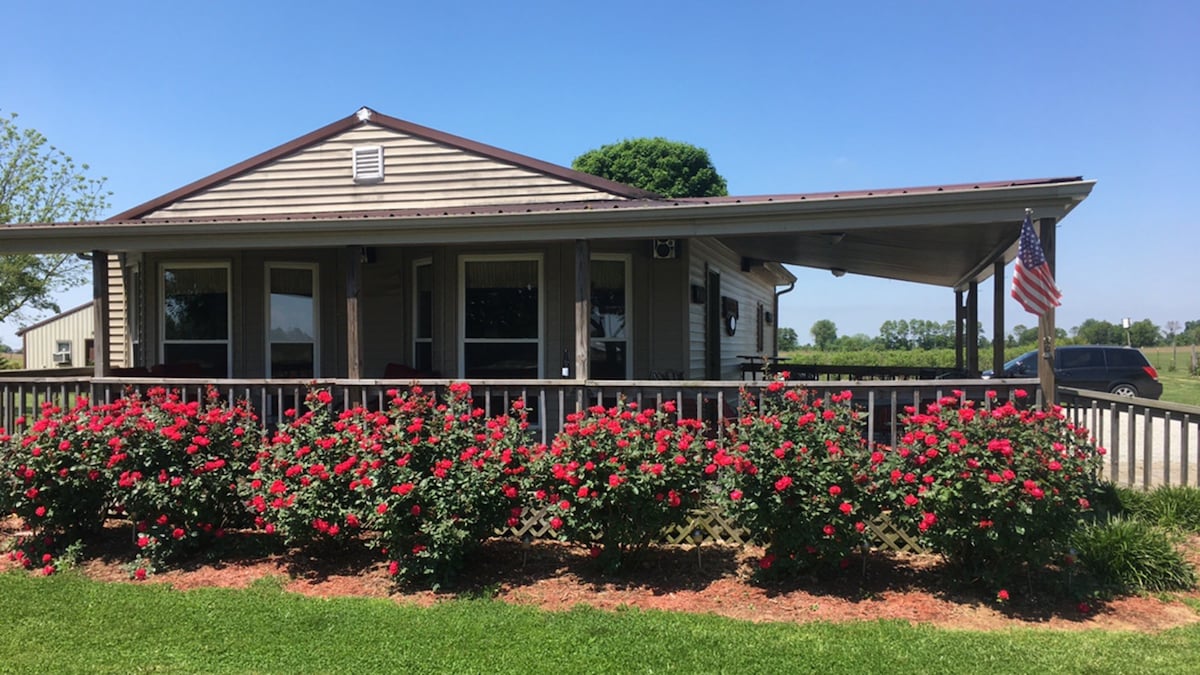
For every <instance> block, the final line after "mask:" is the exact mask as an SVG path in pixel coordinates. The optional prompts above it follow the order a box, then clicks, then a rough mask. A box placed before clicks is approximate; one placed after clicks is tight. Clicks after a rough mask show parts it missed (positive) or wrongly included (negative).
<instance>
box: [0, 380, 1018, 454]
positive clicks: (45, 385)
mask: <svg viewBox="0 0 1200 675" xmlns="http://www.w3.org/2000/svg"><path fill="white" fill-rule="evenodd" d="M458 381H459V380H448V379H428V380H420V381H419V382H413V381H407V380H344V379H330V380H317V381H315V382H314V381H310V380H268V379H218V380H195V379H171V378H146V377H137V378H131V377H109V378H94V377H90V376H88V375H86V374H83V373H74V372H70V373H62V372H60V371H48V372H46V371H10V372H3V371H0V428H7V429H11V428H12V426H13V421H14V419H15V418H17V417H20V416H29V415H33V414H36V413H37V411H38V410H39V409H40V407H41V405H42V403H43V402H45V401H53V402H54V403H56V404H58V405H66V406H69V405H73V404H74V402H75V400H76V399H77V398H78V397H80V396H87V397H88V398H89V400H91V401H94V402H109V401H112V400H114V399H116V398H119V397H121V396H123V395H125V393H126V392H128V391H141V392H144V391H146V390H148V389H150V388H152V387H157V386H163V387H167V388H168V389H173V390H178V391H179V392H180V394H181V396H182V397H183V398H184V399H185V400H195V399H200V398H202V397H203V396H204V395H205V391H206V389H207V387H208V386H209V385H212V386H215V387H216V388H217V390H218V391H220V392H221V396H222V397H223V398H225V399H227V400H228V401H230V402H233V401H235V400H245V401H248V402H249V403H250V404H251V405H252V406H253V407H254V409H255V410H256V412H257V413H258V414H259V416H260V418H261V419H262V421H263V424H264V425H265V426H270V425H273V424H275V423H276V422H278V421H279V420H281V419H284V413H285V411H286V410H288V409H301V408H302V407H303V403H304V394H305V392H306V391H307V389H308V388H309V387H310V386H318V387H322V388H325V389H328V390H329V391H330V392H331V393H332V394H333V395H334V400H335V401H336V402H337V403H338V404H340V405H342V406H344V407H350V406H353V405H363V406H366V407H370V408H375V409H382V408H384V407H386V405H387V400H388V397H387V391H388V390H390V389H406V388H408V387H409V386H411V385H413V384H420V385H421V386H423V387H425V388H426V389H429V390H435V391H437V390H441V389H444V388H445V387H447V386H448V385H450V384H451V383H453V382H458ZM470 384H471V387H472V394H473V395H474V396H475V398H476V401H477V404H478V405H480V406H481V407H483V408H484V409H485V411H486V412H487V413H488V414H489V415H490V414H495V413H498V412H500V411H503V410H507V409H508V408H509V405H510V404H511V402H512V401H513V400H515V399H517V398H522V399H524V400H525V401H526V405H527V408H528V410H529V413H530V421H531V424H532V426H533V427H534V428H535V429H536V430H537V433H538V435H539V437H540V439H539V440H540V441H541V442H549V440H550V439H551V438H552V437H553V436H554V434H556V433H557V432H559V431H561V430H562V428H563V425H564V424H565V417H566V415H567V414H569V413H571V412H573V411H576V410H581V409H583V408H585V407H587V406H591V405H596V404H600V405H606V406H608V405H612V404H613V403H615V402H616V401H617V400H618V399H620V398H622V397H623V398H624V399H625V400H628V401H636V402H637V403H638V404H639V405H641V406H646V405H654V406H656V407H658V406H661V405H662V404H663V403H665V402H667V401H673V402H674V403H675V408H676V411H677V414H678V415H679V416H680V417H699V418H701V419H703V420H705V421H706V422H708V423H709V424H710V428H712V429H714V430H716V433H719V431H720V428H721V426H722V424H721V423H722V422H723V421H724V420H725V419H727V418H729V417H731V416H733V415H735V414H736V411H737V409H738V405H739V402H740V392H741V391H742V390H743V389H745V390H747V391H755V390H757V389H758V388H760V387H764V386H766V384H767V383H765V382H738V381H691V380H679V381H660V380H630V381H613V380H586V381H584V382H578V381H576V380H476V381H471V382H470ZM789 386H794V387H801V388H804V389H808V390H810V391H814V392H817V393H818V394H819V395H822V396H827V395H829V394H830V393H836V392H841V391H845V390H850V391H852V392H853V393H854V402H855V403H856V404H857V405H858V406H859V407H860V408H861V409H862V410H863V411H865V412H866V413H867V417H866V423H867V429H866V437H867V438H868V439H869V440H871V441H872V442H877V443H884V444H889V445H895V444H896V441H897V438H898V434H899V428H900V427H899V424H898V416H897V414H896V413H897V412H898V411H902V410H903V408H904V407H906V406H921V405H922V404H923V403H927V402H929V401H933V400H936V399H937V398H940V397H942V396H944V395H949V394H950V392H952V391H954V390H962V391H964V392H966V394H967V396H969V397H971V398H974V399H982V398H983V397H984V394H985V392H986V391H988V390H998V391H1000V392H1001V393H1002V395H1005V396H1011V395H1012V393H1013V391H1014V390H1016V389H1018V388H1025V389H1027V390H1029V391H1030V392H1035V396H1036V402H1037V403H1039V404H1040V403H1041V394H1040V392H1039V391H1038V390H1037V381H1036V380H1033V379H1019V380H1018V379H1013V380H945V379H943V380H871V381H849V380H837V381H826V380H820V381H806V382H793V383H790V385H789Z"/></svg>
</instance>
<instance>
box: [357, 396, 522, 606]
mask: <svg viewBox="0 0 1200 675" xmlns="http://www.w3.org/2000/svg"><path fill="white" fill-rule="evenodd" d="M387 415H388V421H389V426H388V427H387V429H388V433H387V435H386V437H385V438H384V440H383V453H384V455H383V459H384V461H383V462H380V463H378V464H376V463H374V462H373V463H372V464H371V468H370V470H369V471H368V472H367V473H366V475H365V476H364V478H363V480H364V481H366V482H367V483H368V484H367V485H366V487H365V488H364V497H365V498H366V499H368V503H367V504H366V505H365V512H366V513H367V516H368V523H369V524H370V527H372V528H374V529H376V530H378V532H379V536H378V538H377V539H374V540H372V542H371V544H372V545H373V546H375V547H377V548H380V549H381V550H382V551H383V553H384V555H385V556H387V557H388V558H389V559H390V561H389V563H388V565H389V572H390V573H392V574H393V575H396V576H398V577H400V578H403V579H410V580H420V581H424V582H431V583H433V585H435V586H437V585H440V584H442V583H445V582H447V581H450V580H451V579H452V578H453V576H454V574H455V573H456V572H457V571H458V570H459V568H460V567H461V564H462V560H463V558H464V557H465V556H466V555H467V554H468V553H469V552H470V551H472V550H473V549H475V548H476V547H478V546H479V545H480V544H482V542H483V541H484V540H485V539H487V538H488V537H491V536H493V535H494V534H495V532H496V530H498V529H499V528H501V527H503V526H505V525H515V524H516V523H517V522H518V521H519V518H520V515H521V511H522V490H521V482H522V481H523V479H524V473H525V470H526V461H527V459H528V457H529V454H530V450H529V432H528V426H529V424H528V422H527V420H526V417H525V406H524V401H522V400H517V401H514V402H513V404H512V410H511V414H501V415H498V416H494V417H490V418H489V417H485V415H484V411H483V410H482V409H480V408H476V407H473V406H472V403H471V388H470V386H469V385H467V384H465V383H463V384H452V385H450V386H449V388H448V396H447V398H446V400H445V401H444V402H440V403H439V402H438V401H437V399H436V398H435V397H434V396H433V395H432V394H428V393H425V392H424V391H422V390H421V389H420V388H419V387H414V388H413V389H412V390H411V391H409V392H407V393H404V394H396V393H393V395H392V399H391V404H390V407H389V409H388V412H387Z"/></svg>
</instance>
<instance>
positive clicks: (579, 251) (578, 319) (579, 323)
mask: <svg viewBox="0 0 1200 675" xmlns="http://www.w3.org/2000/svg"><path fill="white" fill-rule="evenodd" d="M591 326H592V256H591V247H590V246H589V244H588V240H587V239H576V240H575V379H576V380H586V379H587V378H588V373H589V372H590V370H589V364H588V360H589V357H590V356H591V348H590V345H589V340H590V338H591Z"/></svg>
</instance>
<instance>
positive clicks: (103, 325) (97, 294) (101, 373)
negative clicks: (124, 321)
mask: <svg viewBox="0 0 1200 675" xmlns="http://www.w3.org/2000/svg"><path fill="white" fill-rule="evenodd" d="M92 311H93V312H94V313H95V321H96V327H95V330H94V332H93V334H92V350H93V352H94V354H93V356H92V365H93V367H94V374H95V376H96V377H108V376H109V374H110V373H111V372H112V367H111V365H110V364H111V361H110V359H109V354H108V342H109V335H108V252H107V251H92ZM85 358H86V351H85Z"/></svg>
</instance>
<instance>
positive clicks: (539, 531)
mask: <svg viewBox="0 0 1200 675" xmlns="http://www.w3.org/2000/svg"><path fill="white" fill-rule="evenodd" d="M546 511H547V509H546V507H543V508H540V509H525V512H524V513H523V514H522V515H521V522H519V523H518V524H517V525H514V526H512V527H506V528H504V529H502V530H500V531H499V532H497V534H499V535H500V536H502V537H514V538H516V539H523V540H532V539H542V538H551V537H550V519H549V518H548V517H547V515H546ZM867 531H868V532H870V533H871V535H872V538H873V541H872V546H873V547H875V548H877V549H880V550H883V551H898V552H902V553H924V552H925V549H924V548H923V547H922V546H921V545H920V543H918V541H917V539H916V537H913V536H912V535H911V534H909V533H908V532H905V531H904V530H902V529H900V528H898V527H896V525H895V524H894V523H892V521H891V519H890V518H888V517H887V515H883V516H880V517H879V518H876V519H874V520H872V521H871V522H869V523H867ZM750 542H751V537H750V534H749V533H748V532H746V531H745V530H743V529H742V528H740V527H738V525H737V523H735V522H733V520H732V519H730V518H729V517H727V516H726V515H725V514H724V513H722V512H721V511H720V509H717V508H716V507H709V508H706V509H697V510H695V511H693V512H692V517H691V518H690V519H688V521H687V522H686V523H684V524H683V525H676V526H672V527H669V528H667V530H665V531H664V532H663V533H662V537H661V539H660V541H659V543H661V544H693V545H698V544H719V545H723V546H745V545H746V544H749V543H750Z"/></svg>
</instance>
